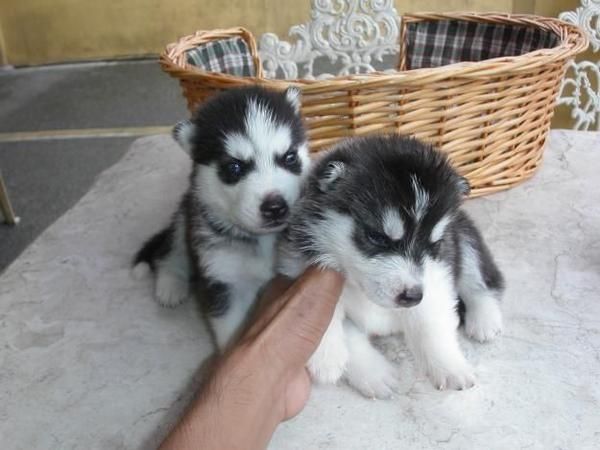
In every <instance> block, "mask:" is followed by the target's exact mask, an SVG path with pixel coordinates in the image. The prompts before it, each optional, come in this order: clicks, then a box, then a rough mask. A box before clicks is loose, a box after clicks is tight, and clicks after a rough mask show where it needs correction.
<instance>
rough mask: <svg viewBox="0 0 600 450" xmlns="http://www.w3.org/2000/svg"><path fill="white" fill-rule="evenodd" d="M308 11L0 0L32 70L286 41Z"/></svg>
mask: <svg viewBox="0 0 600 450" xmlns="http://www.w3.org/2000/svg"><path fill="white" fill-rule="evenodd" d="M395 1H396V7H397V9H398V11H399V12H400V13H402V12H410V11H431V10H433V11H452V10H454V11H456V10H465V11H466V10H472V11H506V12H509V11H514V10H515V5H516V4H519V5H521V4H529V3H531V5H529V6H528V9H531V8H532V7H533V4H534V3H535V0H525V1H523V0H395ZM543 1H544V0H537V2H538V3H539V2H543ZM573 1H574V0H573ZM551 3H554V2H551ZM526 9H527V8H526ZM523 12H524V11H523ZM529 12H533V11H529ZM309 14H310V1H309V0H230V1H227V0H0V36H2V35H3V36H4V43H5V53H6V60H7V61H8V63H10V64H13V65H33V64H44V63H50V62H60V61H69V60H71V61H72V60H90V59H107V58H115V57H126V56H131V55H144V54H156V53H158V52H160V51H161V50H162V48H163V47H164V45H165V44H166V43H168V42H172V41H173V40H175V39H176V38H177V37H179V36H182V35H185V34H189V33H191V32H193V31H195V30H197V29H207V28H208V29H210V28H219V27H229V26H237V25H243V26H245V27H247V28H249V29H250V30H252V32H253V33H254V34H255V35H260V34H262V33H263V32H265V31H273V32H275V33H277V34H278V35H280V36H282V37H283V36H285V35H286V34H287V31H288V29H289V27H290V26H291V25H294V24H297V23H302V22H304V21H306V20H307V19H308V18H309ZM2 53H3V52H2V39H1V37H0V56H1V54H2ZM0 62H1V59H0ZM5 62H6V61H5Z"/></svg>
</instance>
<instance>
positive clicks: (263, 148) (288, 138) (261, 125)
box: [246, 100, 292, 156]
mask: <svg viewBox="0 0 600 450" xmlns="http://www.w3.org/2000/svg"><path fill="white" fill-rule="evenodd" d="M246 132H247V133H248V139H249V141H250V143H251V145H252V146H253V147H254V148H255V154H257V153H259V152H260V153H263V154H265V155H268V156H272V155H275V154H280V155H281V154H283V153H285V152H286V151H288V149H289V148H290V145H291V144H292V132H291V130H290V128H289V127H287V126H282V125H279V124H277V123H276V122H275V120H274V118H273V113H272V112H271V111H270V110H269V109H267V108H266V107H264V106H263V105H261V104H259V103H258V102H256V101H255V100H251V101H250V102H249V103H248V112H247V114H246ZM257 147H258V148H257Z"/></svg>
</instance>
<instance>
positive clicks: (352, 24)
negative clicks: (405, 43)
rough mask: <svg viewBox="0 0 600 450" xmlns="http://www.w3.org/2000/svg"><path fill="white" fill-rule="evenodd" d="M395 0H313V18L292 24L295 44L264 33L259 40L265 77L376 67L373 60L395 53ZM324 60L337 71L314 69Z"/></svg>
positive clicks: (363, 70)
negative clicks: (317, 61)
mask: <svg viewBox="0 0 600 450" xmlns="http://www.w3.org/2000/svg"><path fill="white" fill-rule="evenodd" d="M393 4H394V3H393V0H312V1H311V20H310V21H309V22H306V23H304V24H302V25H295V26H293V27H292V28H290V32H289V34H290V36H292V37H295V38H296V42H294V43H289V42H286V41H281V40H279V38H278V37H277V35H275V34H273V33H266V34H264V35H262V37H261V39H260V42H259V53H260V57H261V60H262V63H263V71H264V74H265V76H267V77H269V78H275V77H277V76H283V78H285V79H294V78H307V79H314V78H319V79H321V78H329V77H333V76H335V75H349V74H354V73H366V72H372V71H373V70H375V68H374V67H373V63H374V61H379V62H381V61H382V60H383V57H384V56H385V55H394V54H397V53H398V37H399V33H400V31H399V30H400V27H399V20H398V13H397V12H396V9H395V8H394V6H393ZM319 58H326V59H328V60H329V63H330V65H331V66H332V67H333V68H334V69H335V70H336V71H337V73H336V74H332V73H321V74H315V73H314V63H315V61H316V60H318V59H319Z"/></svg>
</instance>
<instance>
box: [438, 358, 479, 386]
mask: <svg viewBox="0 0 600 450" xmlns="http://www.w3.org/2000/svg"><path fill="white" fill-rule="evenodd" d="M428 376H429V379H430V380H431V383H432V384H433V386H434V387H435V388H436V389H439V390H440V391H443V390H445V389H453V390H457V391H462V390H464V389H470V388H472V387H473V386H475V381H476V379H475V374H474V373H473V369H471V367H470V366H469V365H468V364H466V363H465V364H461V365H458V366H456V367H436V368H433V369H430V370H429V372H428Z"/></svg>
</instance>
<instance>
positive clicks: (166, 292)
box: [155, 271, 189, 308]
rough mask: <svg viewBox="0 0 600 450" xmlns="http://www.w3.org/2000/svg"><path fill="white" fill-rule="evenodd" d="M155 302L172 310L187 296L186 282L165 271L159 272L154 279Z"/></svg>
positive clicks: (187, 285)
mask: <svg viewBox="0 0 600 450" xmlns="http://www.w3.org/2000/svg"><path fill="white" fill-rule="evenodd" d="M155 293H156V300H157V301H158V303H159V304H160V305H161V306H165V307H167V308H174V307H175V306H177V305H179V304H180V303H183V301H185V300H186V299H187V297H188V295H189V283H188V282H187V280H185V279H183V278H181V277H178V276H177V275H173V274H171V273H169V272H166V271H159V272H158V276H157V278H156V290H155Z"/></svg>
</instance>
